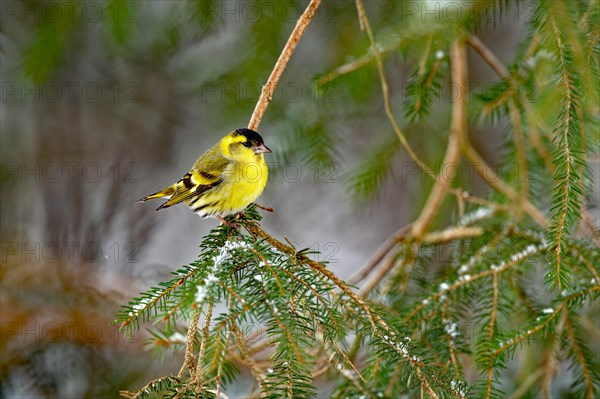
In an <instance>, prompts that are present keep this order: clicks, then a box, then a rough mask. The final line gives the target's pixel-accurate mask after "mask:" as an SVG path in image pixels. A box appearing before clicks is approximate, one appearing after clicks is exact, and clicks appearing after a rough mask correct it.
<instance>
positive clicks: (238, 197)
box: [140, 129, 271, 218]
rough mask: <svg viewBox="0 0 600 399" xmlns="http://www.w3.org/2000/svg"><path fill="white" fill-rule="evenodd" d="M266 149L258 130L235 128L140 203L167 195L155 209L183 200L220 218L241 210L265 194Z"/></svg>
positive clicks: (266, 175)
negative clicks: (169, 183)
mask: <svg viewBox="0 0 600 399" xmlns="http://www.w3.org/2000/svg"><path fill="white" fill-rule="evenodd" d="M267 152H271V150H269V149H268V148H267V147H266V146H265V145H264V142H263V139H262V137H261V136H260V135H259V134H258V133H256V132H255V131H253V130H250V129H237V130H234V131H233V132H231V133H229V134H228V135H227V136H225V137H223V139H221V141H219V142H218V143H217V144H216V145H214V146H213V147H212V148H211V149H209V150H208V151H206V152H205V153H204V154H202V156H200V158H198V160H197V161H196V163H195V164H194V166H192V168H191V169H190V171H189V172H188V173H186V174H185V175H184V176H183V177H182V178H181V179H180V180H179V181H178V182H177V183H175V184H173V185H171V186H169V187H167V188H165V189H163V190H161V191H159V192H157V193H154V194H151V195H149V196H147V197H144V198H142V199H141V200H140V202H144V201H147V200H151V199H154V198H168V200H167V201H166V202H165V203H163V204H162V205H161V206H159V207H158V208H157V209H156V210H159V209H163V208H168V207H170V206H173V205H175V204H178V203H180V202H184V203H185V204H187V205H188V206H189V207H190V208H191V209H192V211H194V212H196V213H197V214H198V215H200V216H201V217H207V216H216V217H218V218H221V217H222V216H226V215H229V214H232V213H235V212H238V211H242V210H244V209H245V208H246V207H247V206H248V205H250V204H251V203H252V202H254V201H255V200H256V199H257V198H258V197H259V196H260V195H261V194H262V192H263V190H264V188H265V185H266V184H267V179H268V170H267V164H266V162H265V157H264V154H265V153H267Z"/></svg>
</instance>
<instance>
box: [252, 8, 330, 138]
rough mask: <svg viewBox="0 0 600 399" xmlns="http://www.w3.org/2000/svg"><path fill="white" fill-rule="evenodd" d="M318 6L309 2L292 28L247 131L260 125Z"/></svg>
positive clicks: (263, 88)
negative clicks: (280, 79)
mask: <svg viewBox="0 0 600 399" xmlns="http://www.w3.org/2000/svg"><path fill="white" fill-rule="evenodd" d="M320 4H321V0H311V1H310V3H309V4H308V6H307V7H306V10H304V13H303V14H302V16H301V17H300V19H299V20H298V22H297V23H296V26H295V27H294V30H293V31H292V33H291V35H290V38H289V39H288V41H287V43H286V44H285V46H284V47H283V50H282V51H281V54H280V55H279V59H277V62H276V63H275V66H274V67H273V71H272V72H271V75H270V76H269V78H268V79H267V83H265V85H264V86H263V87H262V90H261V93H260V98H259V99H258V102H257V103H256V107H255V108H254V112H252V117H251V118H250V122H248V128H249V129H252V130H256V129H258V125H260V121H261V119H262V117H263V115H264V113H265V111H266V110H267V107H268V106H269V103H270V102H271V100H272V99H273V93H274V92H275V87H277V84H278V83H279V78H281V74H283V71H284V70H285V67H286V66H287V63H288V61H289V60H290V58H291V57H292V54H294V50H296V46H297V45H298V42H299V41H300V39H301V38H302V35H304V32H305V31H306V28H308V25H309V24H310V22H311V21H312V19H313V17H314V16H315V13H316V12H317V9H318V8H319V5H320Z"/></svg>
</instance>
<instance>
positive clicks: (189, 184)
mask: <svg viewBox="0 0 600 399" xmlns="http://www.w3.org/2000/svg"><path fill="white" fill-rule="evenodd" d="M228 162H229V161H228V160H227V159H226V158H225V157H223V156H219V155H218V153H216V152H213V151H211V150H209V151H208V152H207V153H206V154H204V155H203V156H202V157H200V159H198V161H197V162H196V163H195V164H194V166H193V167H192V169H191V170H190V171H189V172H188V173H186V174H185V175H184V176H183V177H182V178H181V180H179V181H178V182H177V183H175V193H174V194H173V196H172V197H171V198H170V199H169V200H168V201H167V202H165V203H164V204H162V205H161V206H160V207H158V209H162V208H168V207H170V206H173V205H175V204H178V203H180V202H183V201H185V200H188V199H190V198H192V197H195V196H198V195H201V194H202V193H204V192H206V191H208V190H210V189H211V188H213V187H216V186H218V185H219V184H221V183H223V181H224V172H225V169H226V167H227V165H228ZM158 209H157V210H158Z"/></svg>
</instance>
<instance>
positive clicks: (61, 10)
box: [0, 0, 532, 398]
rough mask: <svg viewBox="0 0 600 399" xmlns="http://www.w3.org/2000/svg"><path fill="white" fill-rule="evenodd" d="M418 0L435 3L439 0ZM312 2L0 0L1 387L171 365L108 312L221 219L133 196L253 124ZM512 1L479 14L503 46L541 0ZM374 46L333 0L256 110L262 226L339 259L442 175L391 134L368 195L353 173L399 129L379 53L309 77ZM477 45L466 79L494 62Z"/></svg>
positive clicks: (384, 18)
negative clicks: (386, 167) (263, 166)
mask: <svg viewBox="0 0 600 399" xmlns="http://www.w3.org/2000/svg"><path fill="white" fill-rule="evenodd" d="M411 3H414V4H416V5H417V6H418V7H421V6H423V4H429V6H431V7H432V9H433V10H434V13H435V9H436V8H435V7H436V6H435V4H433V5H432V3H435V2H411ZM437 3H440V2H437ZM441 3H443V2H441ZM306 4H307V1H292V0H284V1H258V2H251V1H223V2H217V1H207V0H200V1H83V0H74V1H64V2H63V1H14V0H9V1H3V2H2V5H1V7H2V8H1V28H0V57H1V60H2V62H1V67H0V73H1V85H2V87H1V95H2V103H1V107H2V108H1V114H0V124H1V125H0V127H1V150H0V151H1V152H0V154H1V162H2V163H1V165H2V169H1V175H0V177H1V179H2V180H1V184H2V189H1V194H0V195H1V209H0V216H1V222H2V223H1V230H0V233H1V245H2V248H1V250H2V252H1V256H2V261H1V264H2V266H1V269H0V273H1V274H0V276H1V279H2V283H1V284H2V286H1V294H0V299H1V307H0V310H1V318H2V349H1V351H0V358H1V368H0V381H1V386H2V388H1V394H0V396H2V397H5V398H34V397H36V398H37V397H47V398H50V397H52V398H83V397H94V398H109V397H116V396H117V395H118V391H119V390H120V389H135V388H138V387H140V386H142V385H144V384H145V383H146V382H147V381H149V380H150V379H153V378H156V377H159V376H162V375H166V374H169V373H176V371H177V370H178V367H179V365H180V362H181V356H182V354H180V356H173V357H167V358H166V359H165V361H164V363H158V362H155V361H153V360H152V358H151V354H150V353H149V352H147V351H146V350H147V349H148V348H145V346H146V345H145V340H146V339H147V338H148V334H147V333H145V332H143V331H142V332H140V333H138V334H136V335H134V336H133V337H131V338H124V337H123V335H122V334H121V333H119V331H118V327H117V326H115V325H112V324H111V321H112V320H113V318H114V315H115V314H116V313H117V311H118V310H119V307H120V305H122V304H126V303H127V301H128V299H129V298H131V297H133V296H135V295H136V294H137V293H139V292H140V291H143V290H145V289H147V288H148V287H150V286H153V285H156V284H157V283H158V282H160V281H163V280H165V279H168V278H169V276H170V272H171V271H173V270H175V269H177V268H178V267H179V266H181V265H183V264H187V263H190V262H191V261H193V260H194V259H195V257H196V256H197V254H198V251H199V249H198V243H199V242H200V240H201V238H202V236H203V235H204V234H205V233H206V232H207V231H208V230H209V229H211V228H213V227H215V226H216V225H217V221H216V220H211V219H208V220H201V219H199V218H198V217H197V216H195V215H194V214H193V213H192V212H191V211H190V210H189V209H188V208H187V207H184V206H178V207H174V208H170V209H168V210H164V211H161V212H155V211H154V209H155V208H156V206H157V205H158V204H155V203H148V204H134V202H135V200H137V199H139V198H141V197H143V196H145V195H147V194H149V193H152V192H154V191H157V190H158V189H161V188H163V187H165V186H166V185H168V184H170V183H172V182H173V181H175V180H176V179H178V178H180V177H181V176H182V175H183V174H184V173H185V172H186V171H187V170H188V168H189V167H190V166H191V165H192V164H193V162H194V161H195V160H196V158H197V157H198V156H199V155H200V154H201V153H202V152H203V151H204V150H206V149H207V148H208V147H210V146H212V145H213V144H214V143H215V142H216V141H218V140H219V139H220V138H221V137H222V136H223V135H225V134H226V133H228V132H230V131H232V130H233V129H236V128H239V127H244V126H246V124H247V123H248V120H249V118H250V115H251V113H252V110H253V109H254V105H255V103H256V100H257V99H258V96H259V94H260V88H261V86H262V85H263V84H264V82H265V81H266V79H267V77H268V75H269V73H270V71H271V68H272V66H273V64H274V62H275V61H276V59H277V57H278V56H279V52H280V51H281V49H282V47H283V45H284V43H285V41H286V40H287V38H288V36H289V33H290V32H291V30H292V29H293V26H294V24H295V22H296V20H297V18H298V17H299V16H300V14H301V13H302V11H303V10H304V7H305V6H306ZM405 5H406V2H402V1H396V0H389V1H386V0H377V1H367V2H366V7H367V13H368V15H369V17H370V18H371V22H372V24H373V27H374V30H375V31H376V32H378V31H379V29H380V28H381V27H389V26H400V27H401V26H402V24H403V23H405V22H406V20H407V17H408V14H409V9H407V8H406V7H405ZM509 7H511V6H509ZM513 7H514V8H512V9H509V10H510V12H509V13H508V14H506V13H505V16H506V17H505V18H503V19H500V18H498V19H494V20H493V21H492V22H493V23H489V24H484V26H483V27H482V30H481V33H480V38H481V39H482V40H483V41H484V42H485V43H486V44H487V45H488V46H489V47H490V48H491V49H492V50H493V51H495V52H496V54H497V55H498V56H499V57H500V58H501V60H502V61H504V62H508V61H510V60H511V59H512V58H513V57H514V53H515V51H516V50H517V48H516V47H517V43H518V41H519V40H520V38H521V37H522V34H523V23H524V22H527V18H528V17H530V14H531V11H532V10H531V8H530V7H528V3H527V2H522V3H521V5H520V6H516V5H515V6H513ZM519 7H520V8H519ZM411 13H412V11H411ZM528 13H529V14H528ZM367 48H368V42H367V39H366V37H365V35H364V33H363V32H361V31H360V27H359V24H358V20H357V17H356V9H355V7H354V4H353V2H351V1H344V0H339V1H332V0H327V1H324V2H323V4H322V6H321V8H320V9H319V11H318V14H317V16H316V17H315V19H314V21H313V22H312V24H311V25H310V27H309V28H308V30H307V33H306V34H305V36H304V37H303V38H302V40H301V42H300V44H299V46H298V48H297V50H296V53H295V54H294V55H293V57H292V59H291V62H290V64H289V66H288V68H287V69H286V70H285V72H284V74H283V77H282V80H281V81H280V83H279V87H278V88H277V90H276V92H275V96H274V98H273V102H272V103H271V105H270V106H269V108H268V110H267V112H266V115H265V117H264V119H263V121H262V124H261V126H260V129H259V132H260V133H261V134H262V136H263V137H264V139H265V142H266V144H267V145H268V146H269V147H270V148H271V149H272V150H273V153H272V154H269V155H268V156H267V160H268V162H269V164H270V171H271V177H270V182H269V184H268V185H267V188H266V191H265V193H264V194H263V196H262V197H261V198H260V201H259V202H260V204H262V205H265V206H269V207H273V208H275V212H274V213H272V214H271V213H266V214H264V223H263V227H264V228H265V229H266V230H267V231H269V232H270V233H271V234H273V235H275V236H278V237H283V236H286V237H288V238H289V240H290V241H292V242H294V243H295V244H297V246H298V247H300V248H306V247H311V248H312V249H315V250H318V251H320V252H321V254H320V255H319V256H320V257H321V259H319V260H321V261H328V262H329V263H330V267H331V268H332V269H333V270H334V272H336V273H337V274H338V275H340V276H341V277H344V278H347V277H349V276H351V275H352V274H353V273H354V272H355V271H356V270H357V269H358V268H360V267H361V266H362V265H363V264H364V263H365V262H366V261H367V260H368V258H369V256H370V255H371V254H372V253H373V252H374V251H375V250H376V248H377V247H378V245H379V244H380V243H381V242H382V241H383V240H384V239H385V238H387V237H388V236H389V235H390V234H391V233H392V232H394V231H395V230H396V229H398V227H400V226H402V225H404V224H406V223H409V222H410V221H411V220H413V219H414V217H415V216H416V214H417V213H418V211H419V210H420V208H421V206H422V203H423V201H424V198H425V195H426V194H427V193H428V191H429V188H430V186H431V182H430V181H428V180H426V179H425V177H424V176H422V175H419V174H418V173H417V171H416V168H414V165H411V164H410V162H409V161H408V159H407V158H406V155H405V154H404V152H402V151H400V149H399V148H395V147H393V152H392V156H390V162H391V163H392V167H391V170H392V173H391V175H390V176H388V178H387V179H384V178H382V181H381V185H382V187H381V190H379V193H380V194H379V195H378V196H376V197H375V198H373V197H369V196H366V197H367V198H364V197H361V196H360V187H358V188H357V187H353V186H352V184H351V183H348V182H349V181H350V182H351V181H352V180H349V179H348V176H349V173H350V174H351V172H352V168H353V166H354V165H356V164H357V163H359V162H361V160H364V159H365V157H366V159H368V157H369V156H370V155H369V154H370V153H372V152H373V149H376V148H380V147H382V146H386V145H389V144H388V143H391V142H394V141H396V139H395V136H394V135H393V132H392V130H391V127H390V125H389V121H388V120H387V119H386V118H385V114H384V111H383V103H382V99H381V89H380V85H379V80H378V78H377V75H376V71H375V69H374V68H373V67H368V68H363V69H361V70H359V71H357V72H356V73H353V74H350V75H347V76H345V77H344V79H343V82H342V84H339V85H328V86H325V87H319V85H318V84H317V83H316V82H317V81H318V78H319V77H320V76H323V75H324V74H326V73H327V72H329V71H331V70H332V69H334V68H335V67H337V66H339V65H342V64H344V63H347V62H349V61H351V60H354V59H358V58H359V57H361V56H362V55H363V54H365V53H366V52H367ZM441 56H442V57H443V56H444V54H441ZM470 57H471V64H470V65H469V69H470V73H471V75H470V79H471V80H473V81H474V82H473V83H477V84H482V85H485V84H486V83H487V82H490V81H494V80H496V77H495V76H494V74H493V73H492V71H491V70H490V69H489V68H488V67H487V66H486V65H484V64H483V63H482V62H481V61H480V60H479V59H478V58H477V57H474V56H473V54H470ZM412 66H414V60H411V59H410V58H408V57H402V54H392V55H390V58H389V59H388V62H387V68H388V71H387V73H388V78H389V79H390V86H391V92H392V95H393V97H392V102H393V104H394V108H395V111H397V114H398V116H399V117H400V115H402V114H403V110H402V106H403V103H404V102H405V100H406V98H405V95H406V93H405V90H406V86H407V82H408V81H409V78H410V71H411V67H412ZM446 93H449V90H448V91H446ZM447 100H448V99H447V98H440V101H439V104H433V105H432V110H433V112H432V113H431V117H430V118H429V119H428V120H427V122H426V123H425V122H417V123H415V124H412V125H411V127H410V128H409V129H408V130H407V132H406V133H407V135H408V136H409V139H410V141H411V143H412V144H413V146H414V148H416V149H417V151H418V152H419V153H420V154H421V155H422V156H423V157H424V158H425V159H428V160H432V161H433V160H439V159H441V157H442V154H443V151H444V149H445V144H446V141H445V137H446V134H447V130H448V122H449V118H450V114H449V111H450V107H448V106H447V104H446V102H447ZM400 119H401V122H402V123H403V125H405V124H408V122H407V121H404V120H403V119H402V118H400ZM502 133H503V125H502V123H500V124H498V125H496V126H495V127H487V128H485V129H480V130H477V129H475V128H474V129H472V131H471V135H472V138H473V142H474V143H475V145H476V146H478V149H479V150H480V151H481V152H482V153H483V154H484V155H485V156H486V158H487V159H488V160H489V161H490V162H491V163H493V162H497V161H498V160H499V159H500V157H501V148H502V142H503V138H502ZM396 147H397V146H396ZM463 179H464V180H465V181H464V182H463V185H464V186H465V187H467V188H468V189H469V191H470V192H473V193H476V194H484V193H485V188H484V186H483V185H482V184H481V182H480V181H479V180H478V179H477V177H475V176H474V174H469V176H464V177H463ZM445 218H446V222H451V221H452V220H454V218H455V215H453V214H452V213H451V212H448V213H447V215H446V216H445Z"/></svg>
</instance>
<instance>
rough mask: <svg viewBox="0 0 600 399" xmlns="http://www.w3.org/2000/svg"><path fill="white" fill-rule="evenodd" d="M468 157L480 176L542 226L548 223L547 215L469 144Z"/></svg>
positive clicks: (467, 146) (465, 150) (467, 148)
mask: <svg viewBox="0 0 600 399" xmlns="http://www.w3.org/2000/svg"><path fill="white" fill-rule="evenodd" d="M464 152H465V155H466V157H467V158H468V159H469V160H470V161H471V162H472V166H473V167H474V168H475V171H476V172H477V174H479V176H481V177H482V178H483V180H485V181H486V182H487V183H488V184H489V185H490V186H492V187H493V188H494V189H496V190H498V191H499V192H501V193H502V194H504V195H505V196H506V197H507V198H508V199H509V200H510V201H512V202H513V203H516V204H517V205H519V206H520V207H521V208H522V209H523V211H525V213H526V214H528V215H529V216H530V217H531V218H532V219H533V220H534V221H535V222H536V223H538V224H539V225H540V226H542V227H546V226H547V225H548V219H546V216H544V214H543V213H542V212H541V211H540V210H539V209H537V208H536V207H535V205H533V204H532V203H531V202H529V200H527V198H525V197H523V196H521V195H519V193H518V192H517V191H515V189H513V188H512V187H511V186H509V185H508V184H506V183H505V182H504V181H503V180H502V178H501V177H500V176H498V174H496V172H494V170H493V169H492V168H490V166H489V165H488V164H487V163H486V162H485V161H484V159H483V158H482V157H481V155H479V154H478V153H477V151H476V150H475V149H474V148H473V147H472V146H471V144H469V143H468V144H467V145H466V148H465V149H464Z"/></svg>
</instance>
